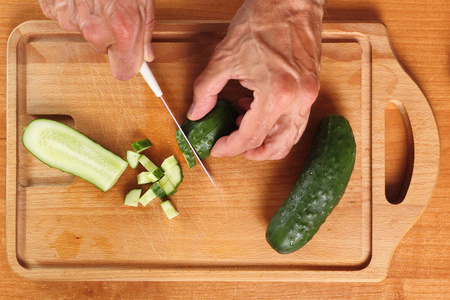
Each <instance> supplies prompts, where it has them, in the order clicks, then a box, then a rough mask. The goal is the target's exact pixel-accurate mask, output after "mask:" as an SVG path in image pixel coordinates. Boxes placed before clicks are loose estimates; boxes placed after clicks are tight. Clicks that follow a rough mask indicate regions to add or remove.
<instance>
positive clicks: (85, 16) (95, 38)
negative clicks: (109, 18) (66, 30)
mask: <svg viewBox="0 0 450 300" xmlns="http://www.w3.org/2000/svg"><path fill="white" fill-rule="evenodd" d="M74 16H75V17H73V18H75V19H74V22H76V23H77V24H79V27H80V31H81V33H82V34H83V37H84V38H85V39H86V40H87V41H88V42H89V43H90V44H91V45H92V47H93V48H94V50H95V51H97V52H99V53H104V54H105V53H107V52H108V47H109V46H110V45H111V44H113V43H114V36H113V35H112V32H111V31H110V30H109V28H108V25H107V24H105V22H104V21H103V20H102V18H101V17H99V16H98V15H96V14H95V8H94V6H92V5H91V6H89V1H87V2H86V1H81V2H79V3H78V4H77V9H76V14H74Z"/></svg>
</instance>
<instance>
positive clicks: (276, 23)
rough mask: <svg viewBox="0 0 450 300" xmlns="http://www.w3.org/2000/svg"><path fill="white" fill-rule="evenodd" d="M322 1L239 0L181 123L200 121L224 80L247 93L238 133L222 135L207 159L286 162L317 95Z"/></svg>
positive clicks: (195, 87) (196, 86) (211, 106)
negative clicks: (237, 84)
mask: <svg viewBox="0 0 450 300" xmlns="http://www.w3.org/2000/svg"><path fill="white" fill-rule="evenodd" d="M322 5H323V3H320V2H318V1H317V0H291V1H289V0H273V1H267V0H246V1H245V3H244V5H243V6H242V7H241V8H240V9H239V11H238V12H237V14H236V16H235V17H234V18H233V20H232V22H231V24H230V27H229V30H228V33H227V35H226V37H225V38H224V40H223V41H222V42H221V43H220V44H219V45H218V46H217V48H216V51H215V53H214V54H213V56H212V58H211V60H210V62H209V64H208V66H207V67H206V69H205V70H204V71H203V72H202V73H201V74H200V75H199V76H198V78H197V79H196V81H195V83H194V101H193V106H192V107H191V110H190V111H189V113H188V117H189V118H190V119H192V120H197V119H200V118H202V117H203V116H204V115H205V114H207V113H208V112H209V111H210V110H211V109H212V108H213V107H214V105H215V103H216V101H217V95H218V93H219V92H220V91H221V90H222V88H223V87H224V86H225V84H226V83H227V82H228V80H230V79H237V80H239V81H240V83H241V85H242V86H244V87H246V88H248V89H250V90H252V91H253V96H254V97H253V99H248V98H244V99H240V101H239V103H240V105H241V106H242V107H243V108H244V109H245V110H246V113H245V115H244V116H243V117H242V118H240V119H239V120H238V125H239V129H238V130H237V131H235V132H233V133H231V134H230V135H229V136H225V137H222V138H221V139H219V140H218V141H217V143H216V144H215V146H214V147H213V148H212V150H211V155H213V156H235V155H238V154H242V155H243V156H244V157H245V158H247V159H252V160H266V159H281V158H283V157H285V156H286V155H287V154H288V153H289V152H290V150H291V148H292V146H293V145H294V144H296V143H297V142H298V141H299V139H300V137H301V136H302V134H303V132H304V130H305V127H306V125H307V123H308V122H307V121H308V118H309V114H310V109H311V105H312V104H313V103H314V101H315V100H316V98H317V95H318V92H319V85H320V84H319V71H320V49H321V48H320V46H321V32H322V15H323V7H322Z"/></svg>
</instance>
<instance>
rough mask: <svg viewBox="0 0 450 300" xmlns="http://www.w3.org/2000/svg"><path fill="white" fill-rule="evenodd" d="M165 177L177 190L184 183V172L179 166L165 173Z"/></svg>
mask: <svg viewBox="0 0 450 300" xmlns="http://www.w3.org/2000/svg"><path fill="white" fill-rule="evenodd" d="M164 177H167V178H169V180H170V182H171V183H172V184H173V186H174V187H175V188H177V187H178V186H179V185H180V183H181V182H182V181H183V172H182V171H181V167H180V166H179V165H175V166H173V167H171V168H170V169H169V170H167V171H165V172H164Z"/></svg>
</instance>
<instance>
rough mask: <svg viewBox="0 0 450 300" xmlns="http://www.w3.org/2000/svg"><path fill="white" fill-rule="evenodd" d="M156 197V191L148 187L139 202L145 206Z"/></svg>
mask: <svg viewBox="0 0 450 300" xmlns="http://www.w3.org/2000/svg"><path fill="white" fill-rule="evenodd" d="M155 198H156V195H155V193H154V192H153V191H152V190H151V189H148V190H147V191H146V192H145V193H144V195H142V197H141V198H139V203H140V204H142V205H143V206H144V207H145V206H146V205H147V204H149V203H150V202H151V201H152V200H153V199H155Z"/></svg>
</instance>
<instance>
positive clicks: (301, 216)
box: [266, 114, 356, 254]
mask: <svg viewBox="0 0 450 300" xmlns="http://www.w3.org/2000/svg"><path fill="white" fill-rule="evenodd" d="M355 156H356V142H355V138H354V135H353V131H352V129H351V127H350V123H349V122H348V120H347V119H345V118H344V117H343V116H341V115H338V114H331V115H327V116H325V117H324V118H323V119H322V120H321V121H320V123H319V126H318V127H317V130H316V132H315V135H314V137H313V141H312V144H311V148H310V150H309V152H308V155H307V157H306V159H305V162H304V165H303V168H302V171H301V172H300V175H299V177H298V179H297V182H296V183H295V185H294V187H293V189H292V191H291V193H290V194H289V196H288V197H287V198H286V200H285V201H284V202H283V204H282V205H281V206H280V208H279V209H278V210H277V211H276V212H275V214H274V215H273V217H272V219H271V221H270V223H269V226H268V228H267V231H266V240H267V242H268V243H269V244H270V246H271V247H272V248H273V249H275V250H276V251H277V252H279V253H281V254H288V253H292V252H294V251H297V250H298V249H300V248H301V247H303V246H304V245H305V244H306V243H308V242H309V241H310V240H311V239H312V238H313V236H314V235H315V234H316V233H317V231H318V230H319V228H320V226H321V225H322V224H323V223H324V222H325V219H326V218H327V217H328V215H329V214H330V213H331V212H332V210H333V209H334V207H336V205H337V204H338V203H339V200H340V199H341V197H342V196H343V195H344V192H345V189H346V188H347V184H348V182H349V181H350V176H351V174H352V172H353V168H354V164H355Z"/></svg>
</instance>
